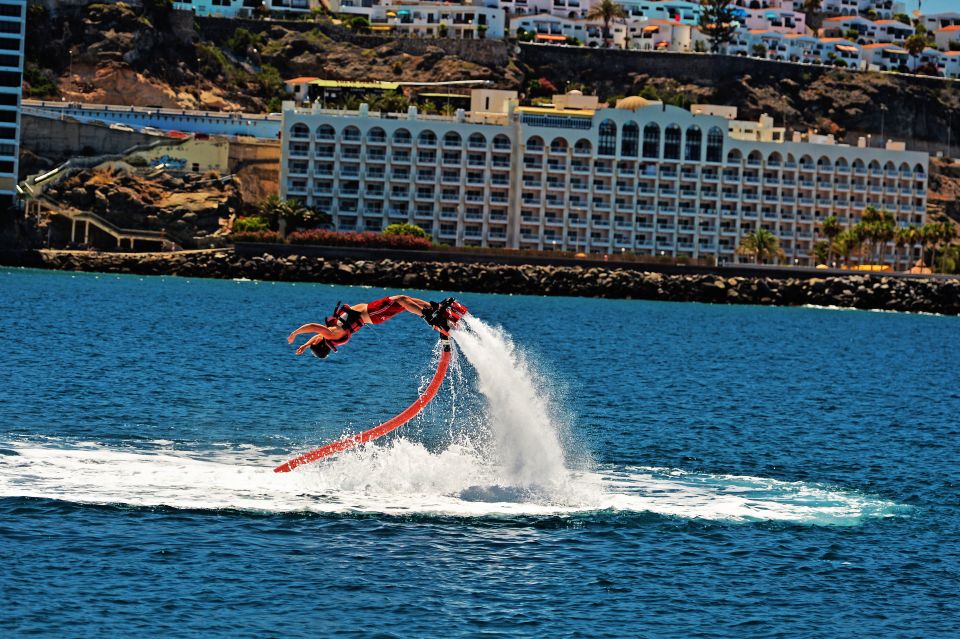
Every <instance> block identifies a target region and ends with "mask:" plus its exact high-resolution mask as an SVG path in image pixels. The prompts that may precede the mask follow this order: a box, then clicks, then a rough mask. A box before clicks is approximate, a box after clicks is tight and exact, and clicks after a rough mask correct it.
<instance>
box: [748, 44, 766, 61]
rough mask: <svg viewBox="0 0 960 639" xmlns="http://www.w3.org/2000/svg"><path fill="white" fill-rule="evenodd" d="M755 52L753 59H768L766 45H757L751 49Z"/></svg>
mask: <svg viewBox="0 0 960 639" xmlns="http://www.w3.org/2000/svg"><path fill="white" fill-rule="evenodd" d="M750 50H751V51H752V52H753V57H755V58H765V57H767V47H766V45H764V44H761V43H759V42H758V43H756V44H755V45H753V47H752V48H751V49H750Z"/></svg>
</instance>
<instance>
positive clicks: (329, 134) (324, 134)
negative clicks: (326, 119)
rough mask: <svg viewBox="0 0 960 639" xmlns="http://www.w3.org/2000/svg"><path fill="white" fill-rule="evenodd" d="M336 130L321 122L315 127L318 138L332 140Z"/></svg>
mask: <svg viewBox="0 0 960 639" xmlns="http://www.w3.org/2000/svg"><path fill="white" fill-rule="evenodd" d="M336 134H337V132H336V131H335V130H334V128H333V127H332V126H330V125H329V124H321V125H320V126H318V127H317V139H318V140H333V138H334V137H335V136H336Z"/></svg>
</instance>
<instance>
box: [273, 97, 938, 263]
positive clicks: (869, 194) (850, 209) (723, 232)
mask: <svg viewBox="0 0 960 639" xmlns="http://www.w3.org/2000/svg"><path fill="white" fill-rule="evenodd" d="M485 94H486V92H485V91H476V92H474V95H473V98H472V104H475V105H476V104H483V105H484V108H490V109H493V108H494V107H493V106H492V105H493V104H495V103H499V104H501V105H502V107H503V111H502V112H501V113H500V114H499V116H498V117H491V115H490V114H489V113H484V114H482V117H477V115H476V114H474V113H468V112H464V111H459V112H457V114H456V115H455V116H454V117H450V118H446V117H438V116H425V115H421V114H419V113H417V112H416V109H413V108H411V109H410V111H409V112H408V113H406V114H404V115H402V116H397V115H395V114H382V113H375V112H370V111H369V110H368V109H366V108H365V105H364V106H363V107H361V110H360V111H326V110H322V109H320V108H319V107H315V108H309V109H301V108H296V107H295V105H294V104H293V103H292V102H290V103H285V104H284V108H283V156H282V168H281V194H282V195H283V197H288V198H297V199H300V200H302V201H304V202H305V203H306V204H308V205H309V206H312V207H315V208H318V209H320V210H323V211H326V212H328V213H330V215H331V216H332V217H333V220H334V223H335V225H336V226H337V227H338V228H340V229H342V230H354V229H369V230H380V229H382V228H383V227H384V226H386V225H387V224H389V223H393V222H410V223H413V224H417V225H419V226H421V227H422V228H424V229H426V230H427V231H428V232H430V233H431V234H433V236H434V238H435V239H436V240H438V241H440V242H446V243H450V244H455V245H458V246H491V247H509V248H521V249H522V248H531V249H541V250H551V249H556V250H561V249H562V250H570V251H589V252H594V253H609V252H621V251H623V252H626V251H629V252H633V253H637V254H642V255H661V254H662V255H671V256H675V257H690V258H704V259H717V260H727V261H730V260H733V259H735V250H736V247H737V246H738V244H739V242H740V239H741V238H742V237H743V236H744V235H745V234H746V233H747V232H749V231H752V230H754V229H756V228H765V229H767V230H769V231H770V232H772V233H774V234H775V235H776V236H777V237H778V238H779V240H780V243H781V246H782V247H783V249H784V251H785V253H786V255H787V259H788V260H789V261H790V262H793V261H794V260H795V261H796V262H797V263H800V264H812V262H813V245H814V242H816V241H817V240H818V239H820V237H819V230H818V229H819V223H820V222H821V221H822V220H823V219H824V218H826V217H827V216H830V215H835V216H837V217H838V218H839V219H840V221H841V223H842V224H845V225H849V224H853V223H855V222H856V221H857V220H858V219H859V217H860V215H861V213H862V211H863V209H864V208H865V207H866V206H867V205H868V204H873V205H875V206H877V207H879V208H882V209H886V210H888V211H890V212H891V213H893V214H894V216H895V218H896V220H897V222H898V223H899V224H901V225H905V224H922V223H924V222H925V220H926V197H927V166H928V160H929V158H928V156H927V154H925V153H918V152H911V151H904V150H902V149H898V148H896V147H890V148H867V147H866V146H847V145H843V144H837V143H835V142H834V141H833V140H832V139H831V138H813V139H812V140H803V139H797V140H794V139H793V137H792V136H791V137H790V138H789V139H787V138H786V136H785V135H784V133H785V132H784V130H783V129H782V128H778V127H775V126H773V122H772V120H770V119H769V118H761V119H760V121H759V122H755V123H747V122H742V121H739V120H736V119H735V118H736V116H735V114H731V113H730V111H729V110H725V109H722V108H720V109H717V108H715V107H709V106H701V107H700V110H699V113H691V112H690V111H686V110H683V109H680V108H677V107H672V106H667V105H664V104H662V103H660V102H653V101H648V100H644V99H642V98H638V97H634V98H627V99H625V100H622V101H620V102H619V103H618V104H617V105H616V108H600V107H599V105H598V103H597V101H596V99H595V98H593V97H591V96H581V95H578V94H570V95H567V96H557V97H556V98H555V99H554V103H553V105H548V106H539V107H518V106H516V101H515V99H512V98H503V97H499V98H498V97H496V96H493V95H491V96H487V95H485ZM487 97H490V99H491V103H490V104H491V106H490V107H487V106H486V104H487V103H486V99H487ZM477 101H479V102H477ZM717 114H719V115H717Z"/></svg>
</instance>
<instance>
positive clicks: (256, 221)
mask: <svg viewBox="0 0 960 639" xmlns="http://www.w3.org/2000/svg"><path fill="white" fill-rule="evenodd" d="M269 230H270V223H269V222H268V221H267V220H266V219H264V218H262V217H259V216H256V215H254V216H251V217H241V218H237V220H235V221H234V223H233V232H234V233H256V232H258V231H269Z"/></svg>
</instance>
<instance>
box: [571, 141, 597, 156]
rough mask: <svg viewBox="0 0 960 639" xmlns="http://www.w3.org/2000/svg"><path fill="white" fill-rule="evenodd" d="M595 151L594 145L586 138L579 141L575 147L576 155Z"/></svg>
mask: <svg viewBox="0 0 960 639" xmlns="http://www.w3.org/2000/svg"><path fill="white" fill-rule="evenodd" d="M592 150H593V145H592V144H591V143H590V140H587V139H585V138H580V139H579V140H577V143H576V144H574V145H573V152H574V153H590V152H591V151H592Z"/></svg>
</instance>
